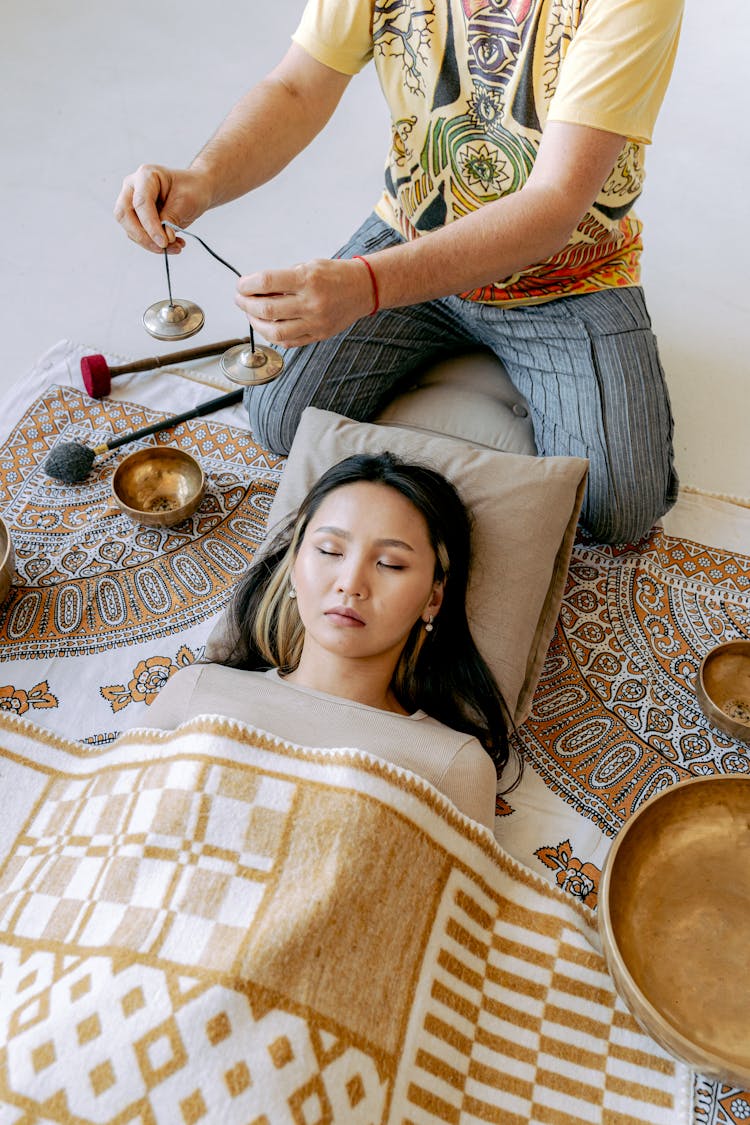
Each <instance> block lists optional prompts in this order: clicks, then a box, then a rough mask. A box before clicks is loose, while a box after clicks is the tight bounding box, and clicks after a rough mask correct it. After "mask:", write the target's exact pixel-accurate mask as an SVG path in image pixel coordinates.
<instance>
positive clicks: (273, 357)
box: [220, 344, 284, 387]
mask: <svg viewBox="0 0 750 1125" xmlns="http://www.w3.org/2000/svg"><path fill="white" fill-rule="evenodd" d="M220 367H221V370H222V371H223V372H224V374H225V375H226V377H227V379H231V381H232V382H233V383H239V384H240V385H241V386H243V387H255V386H257V385H258V384H259V383H270V382H271V380H272V379H277V378H278V377H279V375H280V374H281V372H282V371H283V370H284V360H283V359H282V357H281V356H280V355H279V353H278V352H277V351H274V349H273V348H267V347H264V346H262V345H260V346H258V347H255V348H250V347H248V346H247V345H246V344H238V345H236V346H235V347H233V348H229V350H228V351H226V352H224V355H223V356H222V357H221V363H220Z"/></svg>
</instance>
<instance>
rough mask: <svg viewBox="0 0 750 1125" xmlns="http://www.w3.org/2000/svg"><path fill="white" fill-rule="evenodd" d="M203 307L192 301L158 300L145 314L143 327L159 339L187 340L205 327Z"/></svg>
mask: <svg viewBox="0 0 750 1125" xmlns="http://www.w3.org/2000/svg"><path fill="white" fill-rule="evenodd" d="M204 320H205V317H204V315H203V309H201V308H200V307H199V306H198V305H196V304H194V303H193V302H192V301H183V300H180V301H171V300H169V301H168V300H164V301H157V302H156V303H155V304H153V305H149V307H148V308H147V309H146V311H145V313H144V314H143V327H144V328H145V329H146V331H147V332H148V333H149V334H150V335H151V336H153V337H154V338H155V339H157V340H186V339H187V338H188V336H194V335H195V333H196V332H199V331H200V330H201V328H202V327H203V322H204Z"/></svg>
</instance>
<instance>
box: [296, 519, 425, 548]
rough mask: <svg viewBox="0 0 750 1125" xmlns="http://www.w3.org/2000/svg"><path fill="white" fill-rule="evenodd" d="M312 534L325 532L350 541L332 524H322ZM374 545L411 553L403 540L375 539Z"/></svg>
mask: <svg viewBox="0 0 750 1125" xmlns="http://www.w3.org/2000/svg"><path fill="white" fill-rule="evenodd" d="M312 531H313V534H317V533H319V532H321V531H325V532H327V533H328V534H329V535H338V536H339V537H340V538H341V539H351V534H350V533H349V532H348V531H345V530H344V528H342V527H334V526H333V525H332V524H324V525H323V526H322V527H314V528H313V529H312ZM375 544H376V546H378V547H403V549H404V550H405V551H413V550H414V548H413V547H412V545H411V543H406V542H405V541H404V540H403V539H376V540H375Z"/></svg>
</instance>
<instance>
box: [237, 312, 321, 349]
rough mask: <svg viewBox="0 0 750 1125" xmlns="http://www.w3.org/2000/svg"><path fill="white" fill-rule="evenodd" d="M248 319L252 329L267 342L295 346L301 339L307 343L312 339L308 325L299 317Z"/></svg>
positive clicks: (254, 317)
mask: <svg viewBox="0 0 750 1125" xmlns="http://www.w3.org/2000/svg"><path fill="white" fill-rule="evenodd" d="M249 320H250V323H251V324H252V326H253V329H254V330H255V331H256V332H257V333H258V334H259V335H260V336H262V337H263V339H264V340H268V342H269V344H281V345H283V346H284V347H287V346H289V347H291V346H296V344H297V343H298V342H299V341H301V340H305V341H306V342H308V343H309V342H310V340H312V339H313V334H312V333H311V331H310V326H309V325H308V324H306V323H305V322H304V321H303V320H302V319H301V318H300V317H298V318H295V319H290V320H263V318H262V317H256V316H253V317H250V318H249ZM316 338H317V337H316Z"/></svg>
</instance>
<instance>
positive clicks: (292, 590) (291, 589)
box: [289, 582, 297, 601]
mask: <svg viewBox="0 0 750 1125" xmlns="http://www.w3.org/2000/svg"><path fill="white" fill-rule="evenodd" d="M289 597H290V598H291V599H292V601H294V599H295V598H296V597H297V591H296V590H295V588H294V586H292V584H291V582H290V584H289Z"/></svg>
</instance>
